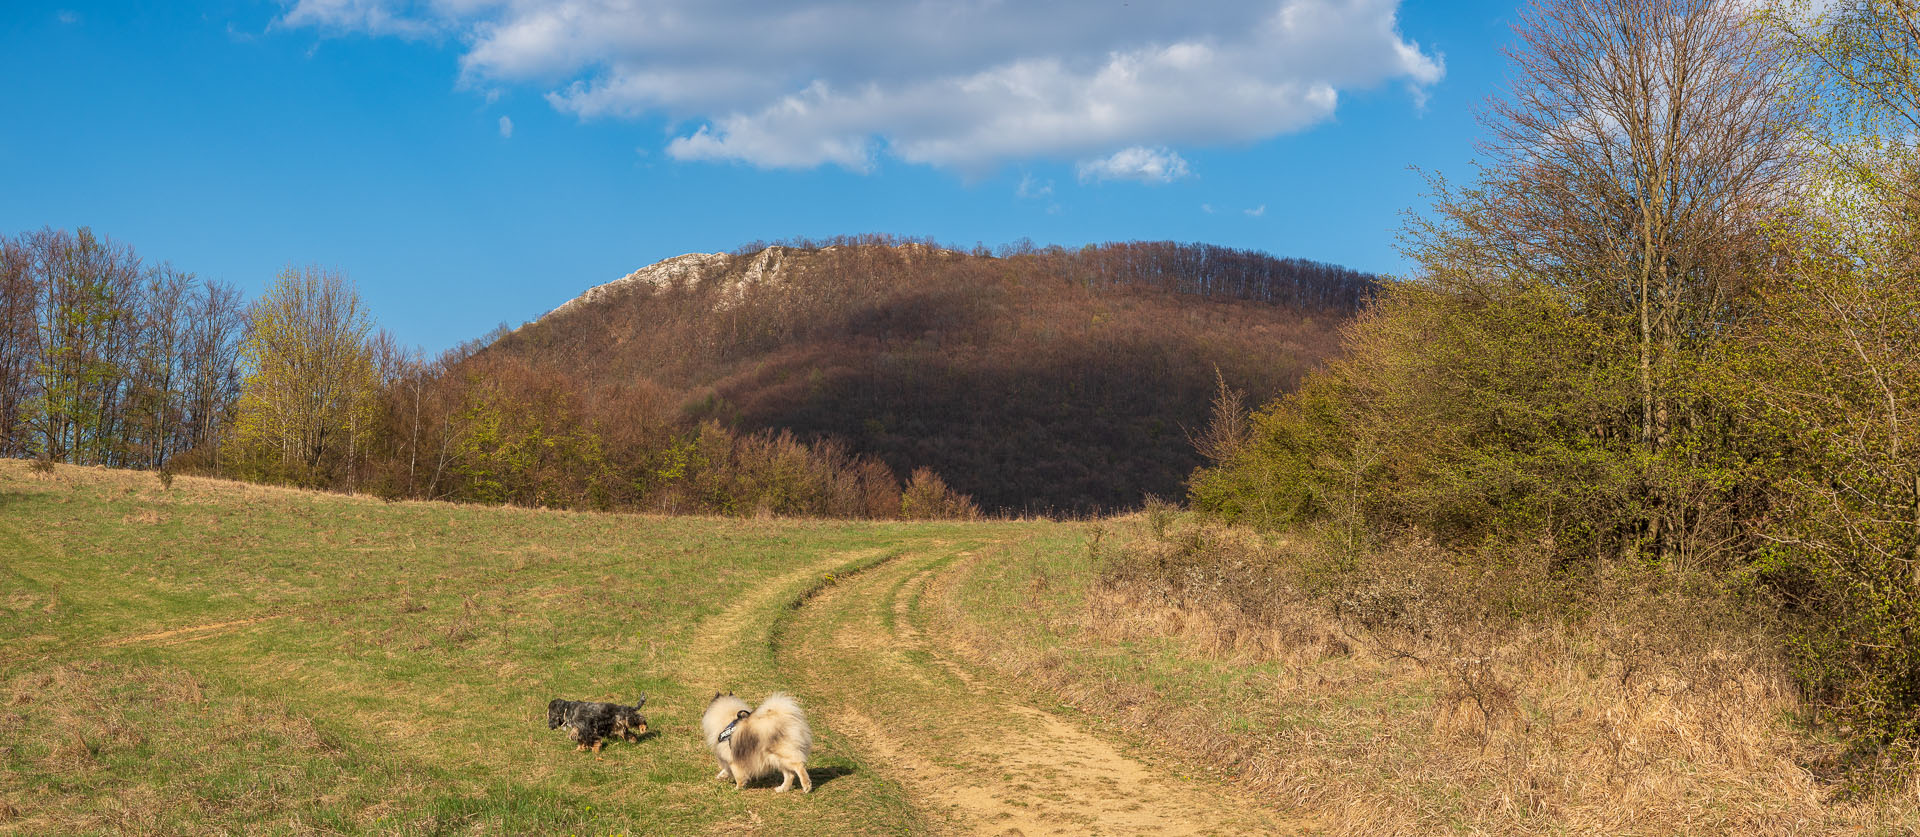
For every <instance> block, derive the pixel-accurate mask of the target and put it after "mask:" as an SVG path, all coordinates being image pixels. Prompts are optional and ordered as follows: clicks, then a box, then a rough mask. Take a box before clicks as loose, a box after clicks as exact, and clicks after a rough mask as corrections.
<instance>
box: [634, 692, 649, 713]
mask: <svg viewBox="0 0 1920 837" xmlns="http://www.w3.org/2000/svg"><path fill="white" fill-rule="evenodd" d="M646 705H647V693H646V692H641V693H640V699H639V700H636V701H634V702H633V708H635V709H639V708H640V707H642V706H646Z"/></svg>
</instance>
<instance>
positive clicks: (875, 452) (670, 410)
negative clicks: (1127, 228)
mask: <svg viewBox="0 0 1920 837" xmlns="http://www.w3.org/2000/svg"><path fill="white" fill-rule="evenodd" d="M1377 281H1378V279H1377V278H1376V277H1374V276H1371V275H1368V274H1362V273H1358V272H1355V271H1351V270H1347V269H1344V268H1339V267H1335V266H1331V265H1325V264H1320V263H1315V262H1309V261H1302V260H1295V259H1277V258H1274V257H1271V256H1268V255H1265V254H1262V253H1256V252H1250V251H1242V250H1231V249H1226V248H1220V247H1212V246H1206V245H1182V244H1173V243H1160V242H1138V243H1127V244H1110V245H1104V246H1098V247H1088V248H1084V249H1081V250H1062V249H1058V248H1048V249H1035V248H1032V247H1025V246H1022V247H1013V248H1003V249H1002V251H1001V252H1000V253H998V254H997V255H996V254H990V253H987V252H985V251H984V250H982V251H976V252H973V253H961V252H956V251H953V250H947V249H942V248H939V247H936V246H933V245H930V244H924V243H919V242H899V241H895V240H892V239H884V238H876V237H865V238H859V239H840V240H836V241H833V242H807V243H801V244H797V245H786V246H761V245H755V246H752V247H747V248H742V249H741V250H739V251H736V252H735V253H732V254H690V255H686V256H681V257H678V258H674V259H669V260H667V261H664V262H660V263H659V264H656V265H652V266H650V267H647V268H643V269H641V270H638V271H635V272H634V273H633V274H631V275H629V276H627V277H625V278H623V279H620V280H617V281H614V282H611V283H608V284H606V285H602V286H599V287H596V288H593V289H591V290H589V291H587V292H586V293H584V294H582V295H581V296H580V297H579V298H577V299H575V300H573V301H572V302H569V303H567V304H566V305H563V306H561V307H560V308H559V309H556V310H555V311H553V312H552V313H550V314H548V315H546V316H545V317H542V318H541V319H539V320H538V321H535V322H533V323H530V324H528V325H526V326H523V327H521V328H519V329H517V330H515V331H512V332H510V333H506V334H504V335H501V336H499V337H498V339H496V340H495V341H494V342H493V343H491V344H490V345H488V346H486V347H485V348H483V349H481V350H480V351H478V352H477V353H475V354H474V355H472V356H471V357H469V358H467V359H466V360H465V361H463V362H462V363H463V364H465V365H469V366H473V367H475V368H476V370H483V371H484V373H485V374H486V375H487V376H489V377H490V378H492V379H494V380H498V381H504V382H512V381H519V382H522V385H524V386H529V387H537V388H540V389H542V390H547V391H555V390H558V391H564V392H568V393H571V397H572V398H573V399H575V400H576V404H577V407H578V408H579V409H581V410H583V411H585V412H586V413H587V414H588V415H592V416H597V417H598V420H599V421H600V422H601V423H602V424H603V425H604V424H606V423H608V422H615V421H626V422H632V421H640V422H647V423H652V422H670V423H679V422H687V421H695V422H698V421H708V420H712V421H717V422H719V423H721V424H723V425H725V426H727V427H729V428H732V429H737V430H772V429H785V430H791V431H792V432H793V433H795V434H796V435H798V436H799V437H801V438H802V439H806V440H816V441H817V440H823V439H830V440H837V442H838V443H839V444H842V445H844V446H845V447H846V448H848V449H849V450H850V451H851V452H853V453H857V454H869V455H872V456H875V457H877V458H879V459H880V460H881V461H883V462H885V463H886V464H887V465H889V466H891V467H892V468H893V469H894V470H895V471H896V472H898V473H902V474H904V473H909V472H911V471H913V470H914V469H916V468H920V467H931V468H933V469H934V470H935V471H936V472H938V473H939V474H940V475H941V476H942V477H944V478H945V479H946V481H947V482H948V483H949V484H951V485H952V486H953V487H954V488H956V489H958V490H960V491H962V492H965V493H967V494H970V495H972V496H973V497H974V498H975V499H976V500H977V501H978V502H979V503H980V504H981V505H982V506H983V507H985V508H987V509H990V510H1001V511H1027V510H1033V511H1056V512H1086V511H1095V510H1101V509H1110V508H1117V507H1124V506H1129V505H1133V504H1137V503H1138V502H1140V500H1141V499H1142V497H1143V496H1145V495H1147V494H1158V495H1161V496H1169V497H1172V496H1179V495H1180V494H1181V493H1182V492H1183V490H1184V489H1183V485H1184V481H1185V479H1186V478H1187V476H1188V475H1189V473H1191V471H1192V470H1193V468H1194V467H1195V466H1197V465H1198V464H1199V458H1198V456H1197V454H1196V453H1195V452H1194V450H1193V447H1192V445H1191V444H1190V442H1189V441H1188V438H1187V431H1188V430H1189V429H1192V430H1196V431H1197V430H1198V429H1199V427H1200V426H1201V425H1202V424H1203V423H1204V422H1205V421H1206V418H1207V413H1208V409H1209V402H1210V399H1211V396H1212V395H1213V392H1214V388H1215V381H1216V377H1215V370H1216V369H1217V370H1218V372H1219V374H1220V375H1221V376H1223V377H1224V379H1225V381H1226V382H1227V383H1228V384H1229V385H1231V386H1233V387H1235V388H1237V389H1241V390H1244V391H1247V392H1248V393H1249V394H1250V395H1251V396H1252V397H1253V398H1255V399H1258V400H1259V401H1265V400H1267V399H1269V398H1271V397H1272V396H1273V395H1275V394H1277V393H1278V392H1280V391H1282V390H1284V389H1286V388H1288V387H1290V386H1292V385H1293V383H1294V382H1295V381H1296V380H1297V379H1298V378H1299V377H1300V375H1301V373H1302V372H1304V371H1305V370H1307V369H1309V368H1311V367H1313V366H1314V365H1316V364H1317V363H1319V362H1320V361H1321V360H1322V359H1323V358H1325V357H1326V356H1327V354H1328V353H1329V352H1331V351H1333V350H1334V347H1335V344H1336V335H1335V331H1336V329H1337V327H1338V326H1339V324H1340V323H1341V322H1343V321H1344V320H1346V319H1347V318H1348V317H1350V316H1351V315H1352V314H1353V313H1354V312H1355V311H1357V310H1358V309H1359V307H1360V306H1361V305H1363V304H1364V303H1365V301H1366V300H1367V299H1369V298H1371V296H1372V293H1373V291H1374V288H1375V286H1376V283H1377Z"/></svg>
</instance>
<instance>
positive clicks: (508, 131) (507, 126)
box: [500, 116, 513, 139]
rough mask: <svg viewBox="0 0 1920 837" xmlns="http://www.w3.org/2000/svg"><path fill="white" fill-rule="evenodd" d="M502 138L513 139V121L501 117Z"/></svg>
mask: <svg viewBox="0 0 1920 837" xmlns="http://www.w3.org/2000/svg"><path fill="white" fill-rule="evenodd" d="M500 136H501V138H503V139H513V120H511V119H508V118H507V117H504V116H502V117H500Z"/></svg>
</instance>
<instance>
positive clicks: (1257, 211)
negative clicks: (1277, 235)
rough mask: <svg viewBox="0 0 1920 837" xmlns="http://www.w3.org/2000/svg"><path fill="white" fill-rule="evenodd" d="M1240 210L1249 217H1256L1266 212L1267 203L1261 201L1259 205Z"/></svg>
mask: <svg viewBox="0 0 1920 837" xmlns="http://www.w3.org/2000/svg"><path fill="white" fill-rule="evenodd" d="M1240 211H1241V212H1243V213H1246V215H1247V217H1249V218H1258V217H1260V216H1262V215H1265V214H1267V205H1266V204H1264V203H1263V204H1261V205H1259V206H1256V207H1254V208H1252V209H1242V210H1240Z"/></svg>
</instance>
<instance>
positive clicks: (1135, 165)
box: [1078, 145, 1191, 183]
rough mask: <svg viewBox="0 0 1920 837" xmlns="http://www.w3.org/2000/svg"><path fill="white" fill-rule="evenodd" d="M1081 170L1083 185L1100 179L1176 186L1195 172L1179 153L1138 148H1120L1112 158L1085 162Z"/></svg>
mask: <svg viewBox="0 0 1920 837" xmlns="http://www.w3.org/2000/svg"><path fill="white" fill-rule="evenodd" d="M1078 170H1079V172H1080V182H1081V183H1087V182H1091V181H1100V180H1138V181H1140V182H1142V183H1172V182H1173V181H1175V180H1179V179H1180V178H1183V177H1186V176H1187V175H1188V174H1190V173H1191V172H1190V171H1189V170H1188V169H1187V161H1186V160H1185V159H1183V158H1181V156H1180V155H1179V154H1175V153H1174V152H1173V151H1171V150H1168V149H1165V148H1146V147H1144V146H1138V145H1136V146H1134V147H1132V148H1123V149H1120V150H1119V151H1116V152H1114V153H1113V156H1111V157H1102V158H1099V159H1094V160H1082V161H1081V162H1080V165H1079V166H1078Z"/></svg>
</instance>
